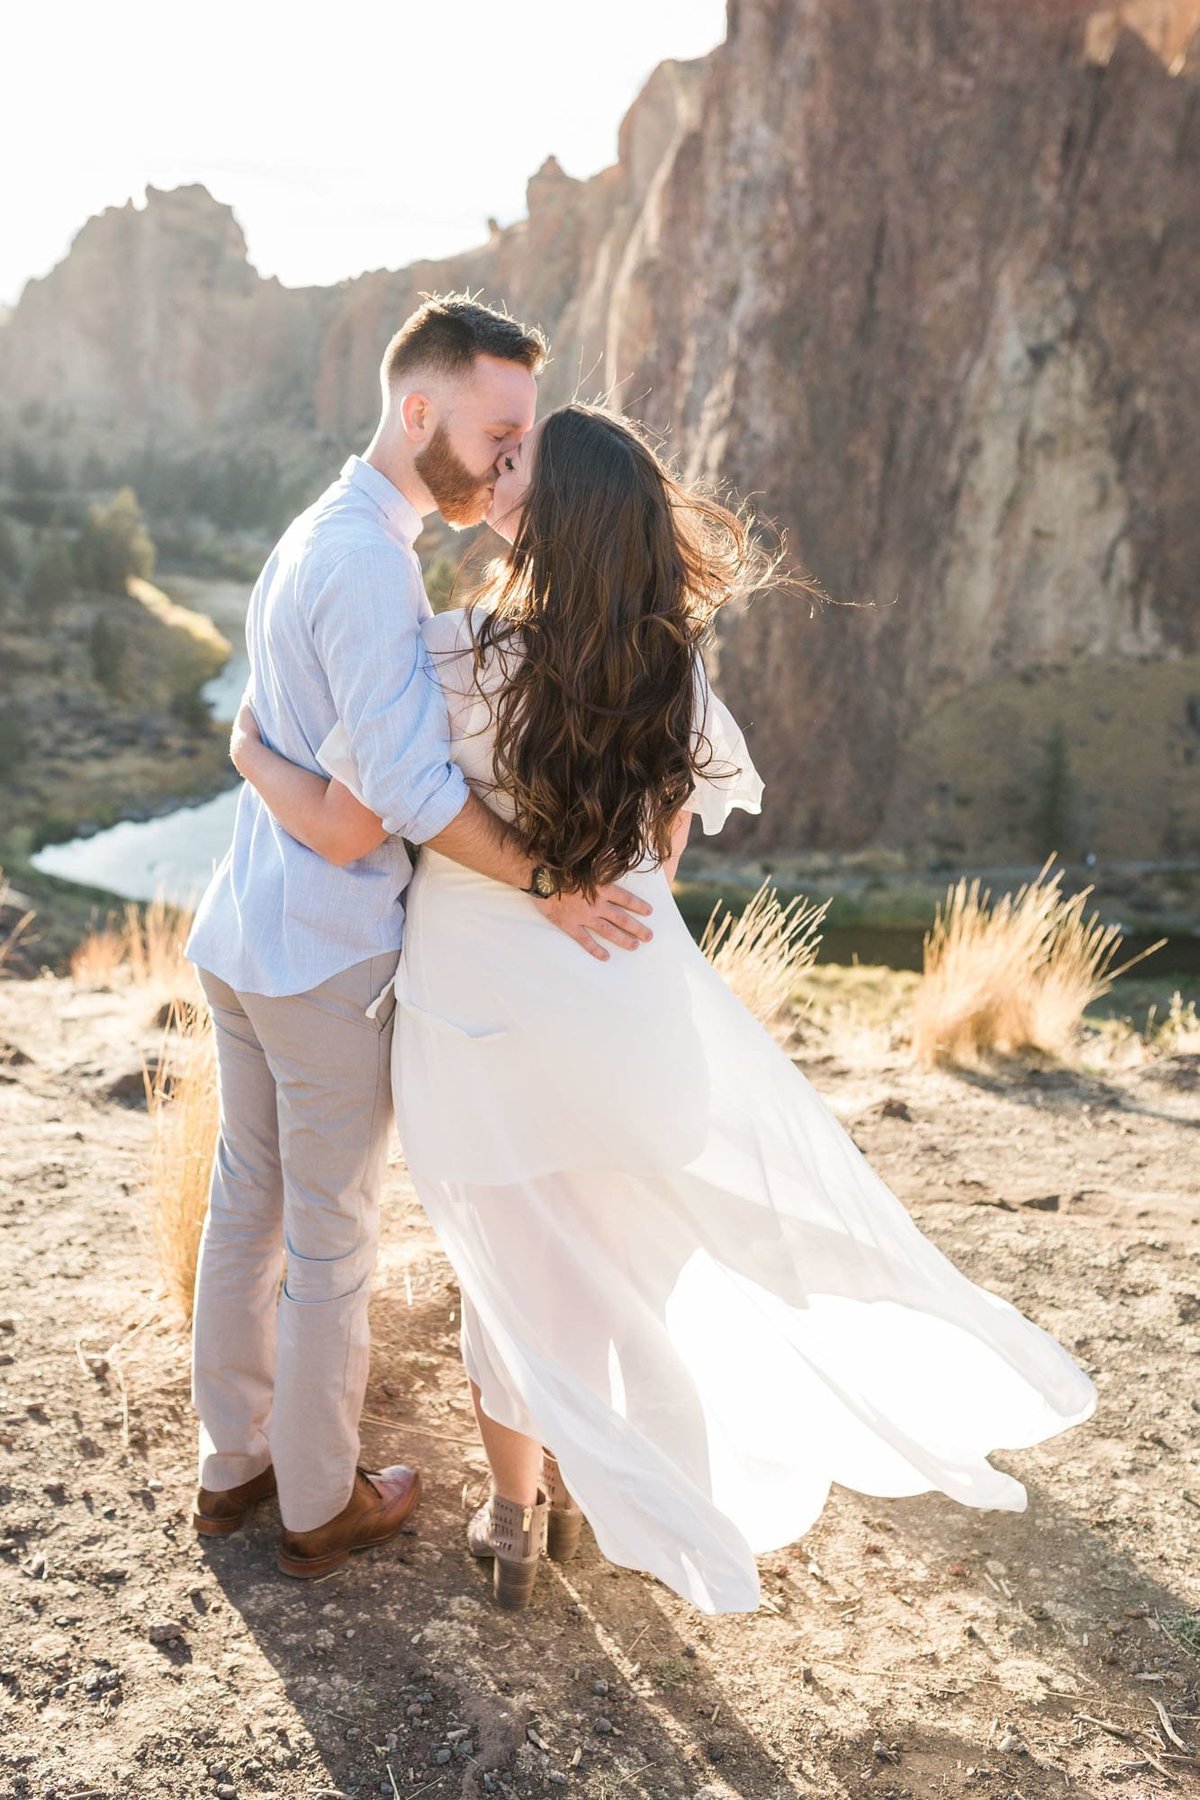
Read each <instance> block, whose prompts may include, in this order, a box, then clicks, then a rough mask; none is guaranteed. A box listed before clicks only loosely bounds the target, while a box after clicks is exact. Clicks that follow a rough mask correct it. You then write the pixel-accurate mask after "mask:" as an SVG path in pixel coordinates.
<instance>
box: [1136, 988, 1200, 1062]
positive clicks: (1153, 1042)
mask: <svg viewBox="0 0 1200 1800" xmlns="http://www.w3.org/2000/svg"><path fill="white" fill-rule="evenodd" d="M1143 1035H1144V1037H1145V1039H1146V1042H1147V1043H1148V1045H1149V1046H1150V1048H1151V1050H1152V1051H1153V1052H1154V1053H1155V1054H1156V1055H1160V1056H1197V1055H1200V1013H1197V1011H1196V1002H1195V1001H1194V1000H1189V1001H1188V1002H1187V1003H1186V1005H1185V1004H1184V999H1183V995H1182V994H1181V993H1180V992H1179V990H1178V988H1177V989H1176V990H1175V992H1174V993H1173V994H1172V995H1171V1000H1170V1004H1169V1005H1168V1007H1167V1011H1166V1015H1165V1017H1164V1018H1162V1019H1161V1020H1160V1019H1159V1018H1158V1017H1157V1014H1156V1009H1155V1008H1154V1007H1153V1006H1152V1007H1151V1008H1150V1012H1149V1015H1148V1017H1147V1019H1146V1029H1145V1032H1144V1033H1143Z"/></svg>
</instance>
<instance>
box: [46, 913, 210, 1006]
mask: <svg viewBox="0 0 1200 1800" xmlns="http://www.w3.org/2000/svg"><path fill="white" fill-rule="evenodd" d="M190 927H191V914H190V913H188V912H185V911H183V910H182V909H181V908H179V907H177V906H168V904H167V902H166V901H165V900H163V899H162V898H161V897H160V898H158V899H156V900H152V901H151V902H150V904H149V906H144V907H143V906H136V905H133V904H130V905H129V906H127V907H126V908H125V912H124V915H123V917H122V918H121V919H118V918H117V917H116V916H115V915H114V914H112V913H110V914H109V916H108V918H107V919H106V920H105V922H104V924H103V925H100V926H96V927H94V928H93V929H92V930H91V931H89V932H88V933H87V935H86V937H85V938H84V939H83V940H82V942H81V943H80V944H79V946H78V947H77V949H76V950H75V953H74V955H73V956H72V957H71V974H72V977H73V978H74V979H75V980H76V981H79V982H84V983H86V984H88V985H89V986H106V985H110V984H111V983H112V982H114V981H115V980H116V979H117V976H118V975H120V974H121V973H123V972H128V976H129V980H130V981H131V982H132V983H133V984H134V986H135V987H151V986H153V987H162V988H171V987H173V986H175V985H177V984H178V983H179V982H181V981H188V980H189V979H190V976H191V969H190V966H189V964H188V962H187V960H186V958H185V957H184V954H183V946H184V944H185V943H186V942H187V935H188V931H189V929H190Z"/></svg>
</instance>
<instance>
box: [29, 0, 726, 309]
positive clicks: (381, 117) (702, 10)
mask: <svg viewBox="0 0 1200 1800" xmlns="http://www.w3.org/2000/svg"><path fill="white" fill-rule="evenodd" d="M724 28H725V7H724V0H602V3H601V4H591V3H584V4H577V3H574V0H519V3H518V4H515V5H508V6H504V5H497V4H494V3H493V4H485V3H484V0H421V3H420V4H415V3H413V0H353V4H346V3H345V0H343V3H342V4H340V5H329V4H325V5H310V6H308V7H301V6H296V5H293V6H290V7H287V6H284V5H281V4H278V3H277V0H241V3H240V4H239V3H237V0H206V3H205V4H204V5H187V6H178V5H171V4H164V0H112V3H111V4H108V5H96V4H95V0H87V3H84V0H60V3H59V4H55V5H51V6H40V7H39V6H35V5H22V6H9V7H6V8H5V20H4V32H3V35H4V64H5V70H4V80H3V96H2V104H0V170H2V171H3V174H2V176H0V180H2V182H3V192H4V204H3V213H2V217H0V225H2V229H0V304H4V303H11V302H12V301H14V300H16V299H17V298H18V296H19V294H20V291H21V288H22V287H23V285H24V283H25V281H26V280H27V279H28V278H29V277H30V276H34V275H42V274H45V272H46V271H47V270H48V269H49V268H51V267H52V266H53V264H54V263H56V262H58V261H59V260H60V259H61V257H62V256H64V255H65V253H66V251H67V248H68V246H69V244H70V241H71V239H72V237H73V236H74V235H75V233H76V232H77V231H78V229H79V228H80V226H81V225H82V224H83V223H84V221H85V220H86V219H87V218H88V217H89V216H90V215H91V214H92V213H95V212H99V211H100V210H102V208H104V207H105V206H113V205H121V204H123V203H124V202H125V201H126V200H128V199H129V198H131V197H132V198H133V200H134V201H135V203H136V204H139V205H140V204H141V203H142V201H143V199H144V193H145V187H146V184H147V183H148V182H149V183H152V184H153V185H154V186H156V187H175V186H177V185H179V184H181V183H184V182H192V181H202V182H203V183H204V184H205V185H206V186H207V187H208V188H209V189H210V190H211V192H212V193H213V194H214V195H215V196H216V198H217V199H219V200H222V201H225V202H227V203H228V204H230V205H231V206H232V207H233V208H234V211H235V212H236V214H237V217H238V219H239V221H240V223H241V225H242V228H243V230H244V231H245V233H246V236H247V239H248V241H249V248H250V258H251V261H252V262H253V263H254V264H255V266H256V267H257V268H258V269H259V271H260V272H261V273H262V274H264V275H277V276H278V277H279V278H280V280H281V281H283V282H285V283H286V284H287V285H289V286H298V285H304V284H306V283H310V282H319V283H327V282H333V281H337V280H339V279H340V278H341V277H343V276H347V275H357V274H359V273H361V271H362V270H363V269H374V268H399V267H401V266H402V265H403V264H405V263H407V262H411V261H413V260H414V259H415V258H417V257H421V256H443V255H447V254H449V253H450V252H452V251H456V250H463V249H467V248H469V247H470V246H472V245H474V244H476V243H479V242H481V241H482V240H483V239H484V238H485V237H486V227H485V220H486V219H487V217H488V215H489V214H490V215H492V216H494V217H495V218H497V219H499V220H500V222H501V223H502V224H509V223H511V221H512V220H514V219H517V218H520V217H521V216H522V215H523V213H524V208H525V182H526V180H527V179H528V177H529V176H530V175H532V174H533V172H534V170H535V169H537V167H538V166H539V165H540V164H541V162H542V161H543V160H544V158H545V157H546V156H547V155H549V154H550V153H551V152H553V153H554V154H555V155H556V156H557V157H558V159H559V161H560V162H561V163H562V165H563V167H564V168H565V169H566V170H567V172H568V174H571V175H577V176H586V175H591V174H593V173H594V172H595V171H596V170H597V169H600V168H603V167H604V166H605V165H606V164H607V163H610V162H612V161H613V159H614V157H615V155H616V143H617V127H618V125H619V124H620V120H621V117H622V115H623V113H624V112H625V111H626V109H627V107H628V106H629V104H630V102H631V101H632V100H633V98H634V96H635V95H636V94H637V92H638V90H639V88H640V87H641V86H642V84H643V82H644V81H645V79H646V77H647V76H648V75H649V73H650V71H651V70H652V69H653V68H654V66H655V64H656V63H658V62H660V61H661V60H662V59H663V58H664V57H668V56H674V57H680V58H687V57H692V56H699V55H702V54H703V53H704V52H705V51H707V50H710V49H712V47H713V45H714V44H716V43H718V42H719V41H720V40H721V38H722V37H723V36H724Z"/></svg>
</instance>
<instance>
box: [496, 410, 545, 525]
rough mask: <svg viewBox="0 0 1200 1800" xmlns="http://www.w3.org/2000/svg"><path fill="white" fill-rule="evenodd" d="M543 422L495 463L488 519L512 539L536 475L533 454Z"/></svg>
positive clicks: (534, 454) (534, 455) (534, 453)
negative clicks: (493, 484)
mask: <svg viewBox="0 0 1200 1800" xmlns="http://www.w3.org/2000/svg"><path fill="white" fill-rule="evenodd" d="M541 429H542V427H541V423H540V422H539V423H538V424H536V425H535V426H534V427H533V428H532V430H530V431H527V432H526V433H525V436H524V437H523V438H522V439H521V441H520V443H519V444H518V445H517V446H516V447H515V449H511V450H506V451H505V452H504V453H503V455H502V456H501V457H500V458H499V459H498V461H497V463H496V488H495V492H494V493H493V494H492V504H491V506H490V507H489V508H488V515H487V522H488V524H489V525H490V526H491V528H492V530H493V531H496V532H499V534H500V536H501V537H502V538H505V539H506V540H507V542H508V543H510V544H511V543H512V542H513V540H514V538H515V537H516V535H517V531H518V529H519V527H520V524H521V515H522V513H523V512H524V510H525V496H526V494H527V493H528V492H529V483H530V481H531V480H532V479H533V464H534V458H535V457H536V456H537V442H538V437H539V434H540V433H541Z"/></svg>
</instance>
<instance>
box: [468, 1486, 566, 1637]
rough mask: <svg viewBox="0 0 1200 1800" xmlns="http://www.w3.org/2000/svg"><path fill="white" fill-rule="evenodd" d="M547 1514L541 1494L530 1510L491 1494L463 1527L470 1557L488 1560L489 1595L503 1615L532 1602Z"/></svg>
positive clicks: (546, 1506) (547, 1507) (546, 1503)
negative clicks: (490, 1570)
mask: <svg viewBox="0 0 1200 1800" xmlns="http://www.w3.org/2000/svg"><path fill="white" fill-rule="evenodd" d="M549 1512H550V1507H549V1504H548V1502H547V1500H546V1496H545V1494H544V1493H542V1492H541V1491H539V1493H538V1497H537V1500H536V1502H535V1503H534V1505H533V1506H522V1505H521V1504H520V1502H519V1501H516V1500H505V1499H504V1498H503V1497H502V1496H501V1495H500V1494H493V1495H492V1497H491V1499H490V1500H487V1501H485V1502H484V1504H483V1505H482V1506H481V1507H480V1508H479V1511H478V1512H477V1513H476V1514H475V1516H474V1518H473V1519H472V1520H471V1522H470V1524H469V1525H468V1526H467V1548H468V1549H469V1550H470V1552H471V1555H472V1556H477V1557H479V1558H481V1559H482V1558H485V1557H489V1556H490V1557H491V1558H492V1592H493V1594H494V1595H495V1597H496V1604H497V1606H501V1607H503V1608H504V1610H505V1611H506V1612H521V1611H523V1610H524V1608H525V1607H527V1606H528V1605H529V1602H530V1600H531V1599H532V1598H533V1584H534V1582H535V1581H536V1579H537V1567H538V1563H539V1561H540V1560H541V1555H542V1551H543V1550H544V1549H545V1548H546V1521H547V1517H548V1515H549Z"/></svg>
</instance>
